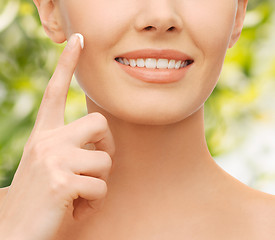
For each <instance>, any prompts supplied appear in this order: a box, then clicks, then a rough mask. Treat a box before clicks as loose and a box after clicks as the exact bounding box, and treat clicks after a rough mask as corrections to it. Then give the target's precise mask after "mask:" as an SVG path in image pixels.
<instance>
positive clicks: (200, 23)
mask: <svg viewBox="0 0 275 240" xmlns="http://www.w3.org/2000/svg"><path fill="white" fill-rule="evenodd" d="M187 9H190V11H186V14H185V16H186V19H187V20H186V21H187V22H188V27H187V28H188V31H189V33H190V35H191V37H192V39H193V42H194V43H195V44H196V45H197V47H198V48H199V49H200V50H201V51H202V53H203V54H204V57H205V58H214V59H216V58H217V57H218V55H217V54H220V55H219V57H222V58H223V57H224V55H225V53H226V50H227V48H228V43H229V40H230V36H231V33H232V30H233V28H232V27H233V25H234V19H235V13H236V2H235V1H233V0H218V1H217V0H208V1H190V2H189V3H188V7H187ZM191 9H192V11H191Z"/></svg>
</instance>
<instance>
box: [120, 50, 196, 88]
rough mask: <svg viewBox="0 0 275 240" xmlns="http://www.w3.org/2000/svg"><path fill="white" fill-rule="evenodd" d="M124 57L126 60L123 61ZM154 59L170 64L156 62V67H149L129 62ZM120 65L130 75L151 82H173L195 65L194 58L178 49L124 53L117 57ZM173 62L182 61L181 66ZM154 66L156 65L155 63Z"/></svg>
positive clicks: (182, 76)
mask: <svg viewBox="0 0 275 240" xmlns="http://www.w3.org/2000/svg"><path fill="white" fill-rule="evenodd" d="M123 59H124V61H123ZM152 59H153V60H154V61H157V62H158V63H161V62H163V61H164V60H165V61H166V63H167V62H168V61H169V65H168V64H166V65H165V64H164V65H163V64H155V67H153V69H152V67H151V66H150V67H148V66H147V65H146V64H137V65H136V64H130V63H129V62H132V63H133V62H141V63H143V62H146V61H148V60H152ZM115 60H116V62H117V64H118V65H119V67H120V68H121V69H122V70H123V71H124V72H126V73H127V74H128V75H130V76H132V77H134V78H135V79H138V80H142V81H145V82H149V83H172V82H176V81H179V80H180V79H182V78H184V76H185V74H186V73H187V71H188V70H189V69H190V67H191V66H192V65H193V63H194V60H193V59H192V58H191V57H190V56H188V55H187V54H185V53H183V52H180V51H176V50H163V49H157V50H155V49H144V50H137V51H132V52H127V53H123V54H121V55H119V56H117V57H116V58H115ZM170 62H171V63H174V62H178V63H180V62H181V63H182V64H181V66H180V67H176V66H175V65H174V66H175V67H174V68H173V67H170V66H173V64H172V65H171V64H170ZM153 66H154V65H153Z"/></svg>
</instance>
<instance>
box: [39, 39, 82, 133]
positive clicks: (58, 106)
mask: <svg viewBox="0 0 275 240" xmlns="http://www.w3.org/2000/svg"><path fill="white" fill-rule="evenodd" d="M78 36H79V35H77V34H73V35H72V36H71V37H70V39H69V41H68V44H67V46H66V47H65V49H64V51H63V52H62V54H61V56H60V59H59V61H58V65H57V67H56V70H55V72H54V74H53V76H52V78H51V79H50V81H49V83H48V86H47V88H46V90H45V93H44V96H43V99H42V102H41V106H40V109H39V111H38V115H37V120H36V124H35V128H38V129H52V128H55V127H58V126H61V125H64V111H65V104H66V99H67V94H68V89H69V86H70V83H71V79H72V76H73V74H74V71H75V68H76V65H77V62H78V59H79V56H80V53H81V43H80V38H79V37H78Z"/></svg>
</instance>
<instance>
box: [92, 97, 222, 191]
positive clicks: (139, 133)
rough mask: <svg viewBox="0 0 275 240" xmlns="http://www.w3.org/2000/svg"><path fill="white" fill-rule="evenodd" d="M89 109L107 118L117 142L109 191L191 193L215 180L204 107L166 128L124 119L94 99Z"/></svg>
mask: <svg viewBox="0 0 275 240" xmlns="http://www.w3.org/2000/svg"><path fill="white" fill-rule="evenodd" d="M87 107H88V112H89V113H91V112H95V111H97V112H101V113H102V114H103V115H104V116H105V117H106V118H107V120H108V123H109V127H110V129H111V132H112V134H113V137H114V140H115V146H116V153H115V156H114V157H113V158H112V160H113V167H112V171H111V173H110V178H109V180H108V189H109V191H114V192H119V194H122V192H123V193H125V194H126V193H128V194H132V195H133V196H134V195H137V194H139V195H143V196H144V195H146V194H149V195H152V194H153V193H154V194H156V192H157V191H160V192H162V191H163V189H167V190H168V189H169V191H173V190H174V191H177V192H178V189H184V191H185V193H186V194H187V195H188V194H190V192H189V193H188V191H193V190H194V189H200V190H201V187H203V184H205V185H208V186H209V181H210V179H211V181H213V178H214V176H215V174H214V172H215V173H216V172H217V170H218V169H219V168H217V164H216V163H215V161H214V160H213V159H212V157H211V155H210V154H209V151H208V147H207V144H206V140H205V133H204V109H203V107H202V108H201V109H199V110H198V111H197V112H195V113H194V114H192V115H191V116H189V117H188V118H186V119H184V120H182V121H180V122H177V123H175V124H171V125H163V126H149V125H138V124H133V123H129V122H125V121H122V120H120V119H118V118H116V117H114V116H112V115H110V114H108V113H107V112H105V111H104V110H102V109H101V108H99V107H97V106H96V105H95V104H94V103H93V102H92V101H90V100H87ZM164 180H165V181H164ZM208 180H209V181H208ZM184 195H185V194H184ZM147 196H148V195H147Z"/></svg>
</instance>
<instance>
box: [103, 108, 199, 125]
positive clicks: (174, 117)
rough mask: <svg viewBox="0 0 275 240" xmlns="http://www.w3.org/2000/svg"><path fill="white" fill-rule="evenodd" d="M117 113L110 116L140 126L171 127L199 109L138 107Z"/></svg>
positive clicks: (112, 112) (120, 110)
mask: <svg viewBox="0 0 275 240" xmlns="http://www.w3.org/2000/svg"><path fill="white" fill-rule="evenodd" d="M117 110H118V111H115V110H114V109H112V111H108V114H111V115H112V116H114V117H116V118H117V119H120V120H122V121H124V122H128V123H132V124H138V125H152V126H153V125H155V126H156V125H158V126H160V125H171V124H175V123H178V122H181V121H183V120H184V119H187V118H188V117H190V116H191V115H192V114H194V113H195V112H197V111H198V110H199V108H195V109H184V108H182V107H181V108H179V107H178V108H176V107H174V108H172V107H169V108H168V107H166V108H165V107H161V106H159V107H158V108H152V107H150V106H147V107H146V108H144V107H140V108H138V107H136V108H131V109H121V108H120V109H117Z"/></svg>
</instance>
